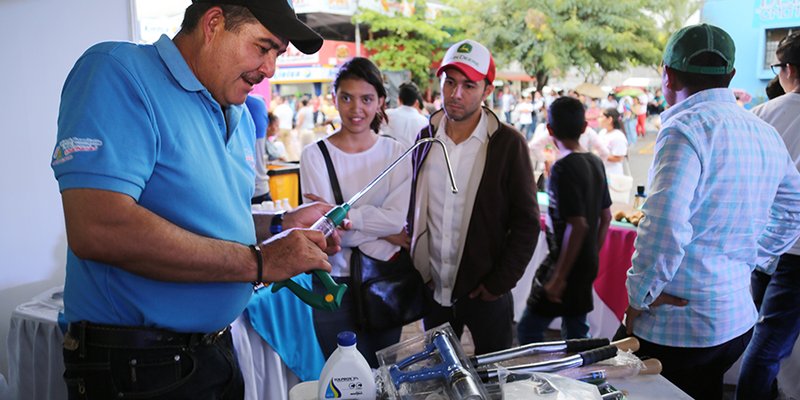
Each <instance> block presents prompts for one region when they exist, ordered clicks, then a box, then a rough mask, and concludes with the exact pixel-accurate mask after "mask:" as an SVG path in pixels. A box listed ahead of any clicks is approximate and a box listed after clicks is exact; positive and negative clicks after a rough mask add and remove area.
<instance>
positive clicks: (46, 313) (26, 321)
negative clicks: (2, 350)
mask: <svg viewBox="0 0 800 400" xmlns="http://www.w3.org/2000/svg"><path fill="white" fill-rule="evenodd" d="M63 290H64V289H63V287H55V288H52V289H50V290H48V291H46V292H44V293H42V294H40V295H38V296H36V297H34V298H33V299H32V300H31V301H29V302H27V303H24V304H20V305H19V306H17V308H16V309H15V310H14V312H13V313H11V325H10V329H9V332H8V342H7V346H6V350H7V352H8V386H9V390H10V392H11V398H12V399H26V400H27V399H31V400H62V399H66V398H67V386H66V385H65V384H64V380H63V378H62V375H63V373H64V357H63V355H62V354H61V344H62V342H63V341H64V335H63V334H62V333H61V329H59V327H58V322H57V320H58V312H59V311H61V310H63V309H64V301H63V298H62V294H63Z"/></svg>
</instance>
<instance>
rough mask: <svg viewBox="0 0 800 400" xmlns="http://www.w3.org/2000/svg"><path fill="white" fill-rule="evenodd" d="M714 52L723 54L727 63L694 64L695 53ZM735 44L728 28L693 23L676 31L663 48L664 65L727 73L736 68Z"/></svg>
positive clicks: (702, 71) (720, 73)
mask: <svg viewBox="0 0 800 400" xmlns="http://www.w3.org/2000/svg"><path fill="white" fill-rule="evenodd" d="M705 52H711V53H714V54H717V55H719V56H720V57H722V59H723V60H725V62H727V63H728V65H726V66H721V67H709V66H702V65H692V64H691V63H690V62H689V60H691V59H692V57H694V56H696V55H698V54H701V53H705ZM735 58H736V46H735V45H734V44H733V39H731V37H730V35H728V33H727V32H725V31H724V30H722V29H721V28H719V27H716V26H714V25H709V24H698V25H691V26H687V27H685V28H682V29H681V30H679V31H677V32H675V33H674V34H673V35H672V36H670V38H669V40H668V41H667V47H666V48H665V49H664V65H666V66H668V67H670V68H672V69H674V70H678V71H684V72H690V73H695V74H706V75H724V74H729V73H730V72H731V71H733V61H734V60H735Z"/></svg>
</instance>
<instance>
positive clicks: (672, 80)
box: [661, 65, 680, 92]
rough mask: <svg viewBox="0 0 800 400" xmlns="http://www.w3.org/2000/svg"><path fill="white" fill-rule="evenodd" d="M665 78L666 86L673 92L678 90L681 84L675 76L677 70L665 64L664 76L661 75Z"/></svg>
mask: <svg viewBox="0 0 800 400" xmlns="http://www.w3.org/2000/svg"><path fill="white" fill-rule="evenodd" d="M661 79H663V80H664V86H665V87H667V88H669V89H670V90H671V91H673V92H678V91H679V89H680V88H679V87H678V86H680V85H678V83H679V82H678V81H677V79H676V76H675V71H673V70H672V69H671V68H670V67H667V66H666V65H665V66H664V76H662V77H661Z"/></svg>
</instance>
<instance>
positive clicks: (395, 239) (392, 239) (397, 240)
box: [380, 228, 411, 250]
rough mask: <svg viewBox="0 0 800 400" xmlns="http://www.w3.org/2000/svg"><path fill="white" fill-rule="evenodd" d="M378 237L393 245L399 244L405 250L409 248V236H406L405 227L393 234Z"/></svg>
mask: <svg viewBox="0 0 800 400" xmlns="http://www.w3.org/2000/svg"><path fill="white" fill-rule="evenodd" d="M380 239H383V240H385V241H387V242H389V243H391V244H393V245H396V246H400V247H402V248H404V249H406V250H411V237H410V236H408V233H407V232H406V230H405V228H404V229H401V230H400V232H398V233H395V234H394V235H389V236H384V237H382V238H380Z"/></svg>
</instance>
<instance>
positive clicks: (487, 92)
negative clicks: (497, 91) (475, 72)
mask: <svg viewBox="0 0 800 400" xmlns="http://www.w3.org/2000/svg"><path fill="white" fill-rule="evenodd" d="M484 82H486V80H484ZM492 92H494V85H493V84H492V83H491V82H489V83H486V87H484V88H483V100H486V99H487V98H488V97H489V95H490V94H492Z"/></svg>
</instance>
